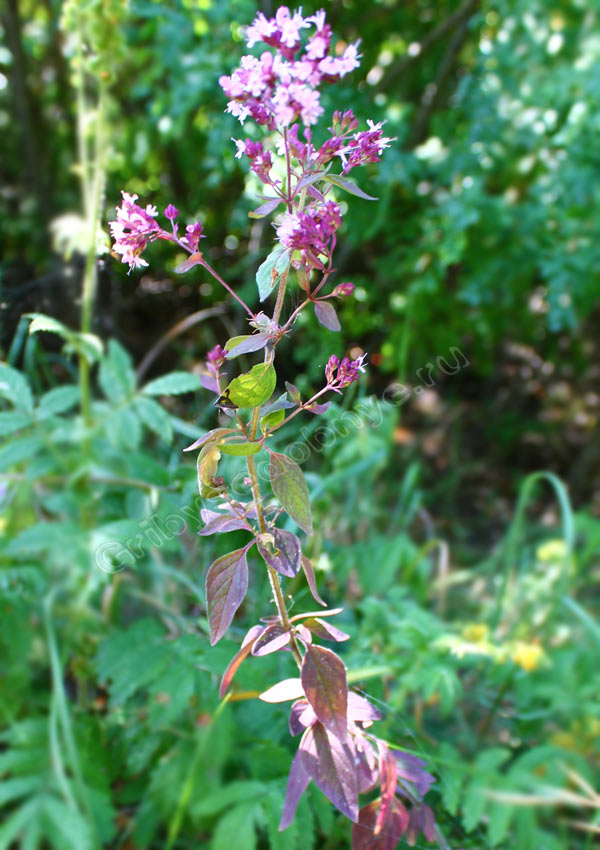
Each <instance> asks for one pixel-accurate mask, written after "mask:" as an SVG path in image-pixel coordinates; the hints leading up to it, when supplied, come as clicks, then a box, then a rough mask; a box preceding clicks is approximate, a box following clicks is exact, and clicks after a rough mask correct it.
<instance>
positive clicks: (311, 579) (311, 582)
mask: <svg viewBox="0 0 600 850" xmlns="http://www.w3.org/2000/svg"><path fill="white" fill-rule="evenodd" d="M302 569H303V570H304V575H305V576H306V581H307V583H308V587H309V590H310V592H311V593H312V596H313V599H314V600H315V602H318V603H319V605H322V606H323V607H324V608H326V607H327V603H326V602H323V600H322V599H321V597H320V596H319V593H318V591H317V582H316V581H315V571H314V570H313V565H312V564H311V562H310V560H309V559H308V558H307V557H306V555H302Z"/></svg>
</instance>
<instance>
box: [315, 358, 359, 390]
mask: <svg viewBox="0 0 600 850" xmlns="http://www.w3.org/2000/svg"><path fill="white" fill-rule="evenodd" d="M366 356H367V355H366V354H363V355H362V357H358V358H357V359H356V360H350V358H349V357H344V358H343V359H342V360H341V361H340V359H339V357H336V356H335V354H332V355H331V357H330V358H329V360H328V361H327V366H326V367H325V378H326V380H327V388H328V389H330V390H333V391H334V392H336V393H338V392H339V391H340V390H342V389H344V387H349V386H350V384H353V383H354V381H358V379H359V378H360V373H361V372H364V371H365V367H364V361H365V358H366Z"/></svg>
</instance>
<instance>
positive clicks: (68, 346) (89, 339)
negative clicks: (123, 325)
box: [63, 331, 104, 363]
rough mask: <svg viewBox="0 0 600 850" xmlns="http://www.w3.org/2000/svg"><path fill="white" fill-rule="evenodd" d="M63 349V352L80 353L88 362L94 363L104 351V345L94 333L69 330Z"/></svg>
mask: <svg viewBox="0 0 600 850" xmlns="http://www.w3.org/2000/svg"><path fill="white" fill-rule="evenodd" d="M63 351H64V352H65V354H70V353H75V354H81V355H82V356H83V357H85V359H86V360H87V361H88V363H96V361H97V360H99V359H100V357H102V354H103V353H104V346H103V344H102V340H101V339H100V338H99V337H97V336H96V335H95V334H82V333H74V332H72V331H71V332H70V336H69V338H68V341H67V342H66V343H65V345H64V348H63Z"/></svg>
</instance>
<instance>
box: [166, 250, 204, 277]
mask: <svg viewBox="0 0 600 850" xmlns="http://www.w3.org/2000/svg"><path fill="white" fill-rule="evenodd" d="M203 263H204V260H203V259H202V254H200V253H196V254H192V255H191V257H188V258H187V260H184V261H183V263H179V265H178V266H175V268H174V269H173V271H174V272H175V274H185V272H189V270H190V269H192V268H193V267H194V266H200V265H202V264H203Z"/></svg>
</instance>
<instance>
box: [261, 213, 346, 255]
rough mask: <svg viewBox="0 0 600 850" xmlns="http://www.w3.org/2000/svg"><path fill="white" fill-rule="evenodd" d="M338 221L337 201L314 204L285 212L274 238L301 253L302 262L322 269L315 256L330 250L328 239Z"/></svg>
mask: <svg viewBox="0 0 600 850" xmlns="http://www.w3.org/2000/svg"><path fill="white" fill-rule="evenodd" d="M341 223H342V217H341V213H340V208H339V206H338V204H336V203H334V201H325V202H324V203H323V202H321V203H315V204H312V205H311V206H309V207H308V208H307V209H306V210H304V211H303V212H301V213H286V214H285V215H284V216H283V217H282V219H281V222H280V224H279V226H278V227H277V237H278V239H279V241H280V242H281V243H282V244H283V245H285V247H286V248H291V249H292V250H294V251H301V252H302V265H304V266H305V267H311V268H322V263H321V262H320V261H319V259H318V255H319V254H321V255H323V254H324V255H325V256H327V255H328V254H329V253H330V249H331V244H332V239H333V237H334V236H335V233H336V231H337V229H338V227H339V226H340V224H341Z"/></svg>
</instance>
